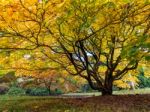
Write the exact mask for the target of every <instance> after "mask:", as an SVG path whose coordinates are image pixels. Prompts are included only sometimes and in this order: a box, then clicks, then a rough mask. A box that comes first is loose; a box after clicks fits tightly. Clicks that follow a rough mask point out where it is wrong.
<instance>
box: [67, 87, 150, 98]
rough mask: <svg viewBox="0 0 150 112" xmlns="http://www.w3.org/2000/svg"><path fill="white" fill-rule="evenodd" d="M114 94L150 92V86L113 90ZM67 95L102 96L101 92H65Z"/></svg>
mask: <svg viewBox="0 0 150 112" xmlns="http://www.w3.org/2000/svg"><path fill="white" fill-rule="evenodd" d="M113 94H114V95H126V94H150V88H144V89H135V90H121V91H113ZM64 95H66V96H100V95H101V93H100V92H91V93H68V94H64Z"/></svg>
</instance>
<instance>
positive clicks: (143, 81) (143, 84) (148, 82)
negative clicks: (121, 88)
mask: <svg viewBox="0 0 150 112" xmlns="http://www.w3.org/2000/svg"><path fill="white" fill-rule="evenodd" d="M138 79H139V88H147V87H150V78H147V77H145V76H144V74H140V75H139V76H138Z"/></svg>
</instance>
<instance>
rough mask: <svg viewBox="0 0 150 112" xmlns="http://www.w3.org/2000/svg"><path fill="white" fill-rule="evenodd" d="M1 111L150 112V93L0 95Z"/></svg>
mask: <svg viewBox="0 0 150 112" xmlns="http://www.w3.org/2000/svg"><path fill="white" fill-rule="evenodd" d="M127 92H129V91H124V92H123V93H127ZM147 92H148V91H147ZM145 93H146V92H145ZM117 94H119V93H117ZM85 95H86V94H85ZM0 112H150V94H149V95H148V94H143V95H114V96H105V97H102V96H96V97H81V98H78V97H74V98H68V97H63V98H62V97H61V98H60V97H48V96H47V97H31V96H22V97H19V96H18V97H17V96H0Z"/></svg>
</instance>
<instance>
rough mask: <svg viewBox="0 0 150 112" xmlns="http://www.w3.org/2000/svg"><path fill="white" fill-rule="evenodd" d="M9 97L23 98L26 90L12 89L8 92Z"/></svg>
mask: <svg viewBox="0 0 150 112" xmlns="http://www.w3.org/2000/svg"><path fill="white" fill-rule="evenodd" d="M7 95H17V96H22V95H25V90H24V89H22V88H19V87H11V88H10V89H9V91H8V92H7Z"/></svg>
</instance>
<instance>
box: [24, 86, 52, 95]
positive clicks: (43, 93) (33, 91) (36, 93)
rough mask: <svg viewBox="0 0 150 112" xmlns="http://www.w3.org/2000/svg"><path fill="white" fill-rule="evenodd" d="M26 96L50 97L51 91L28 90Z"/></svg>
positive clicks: (41, 89)
mask: <svg viewBox="0 0 150 112" xmlns="http://www.w3.org/2000/svg"><path fill="white" fill-rule="evenodd" d="M26 94H27V95H31V96H47V95H49V90H48V89H47V88H42V87H37V88H28V89H27V90H26Z"/></svg>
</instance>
